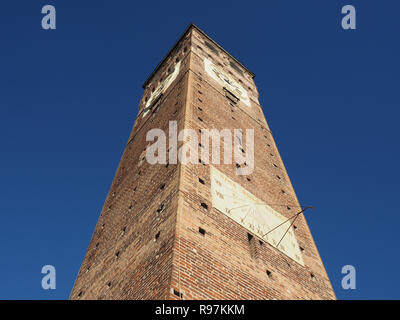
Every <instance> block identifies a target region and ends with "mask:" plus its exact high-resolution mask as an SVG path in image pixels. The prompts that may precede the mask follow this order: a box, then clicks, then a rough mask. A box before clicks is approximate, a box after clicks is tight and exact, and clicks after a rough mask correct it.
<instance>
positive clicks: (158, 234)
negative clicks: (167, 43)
mask: <svg viewBox="0 0 400 320" xmlns="http://www.w3.org/2000/svg"><path fill="white" fill-rule="evenodd" d="M160 233H161V231H158V232H157V234H156V236H155V237H154V240H157V239H158V238H159V237H160Z"/></svg>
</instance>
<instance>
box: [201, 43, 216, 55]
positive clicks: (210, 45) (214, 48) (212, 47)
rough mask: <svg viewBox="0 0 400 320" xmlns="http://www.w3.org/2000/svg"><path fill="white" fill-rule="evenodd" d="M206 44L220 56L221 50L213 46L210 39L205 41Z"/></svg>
mask: <svg viewBox="0 0 400 320" xmlns="http://www.w3.org/2000/svg"><path fill="white" fill-rule="evenodd" d="M204 44H205V45H206V47H207V48H208V49H210V50H211V51H212V52H214V53H215V54H216V55H217V56H219V52H218V49H217V48H216V47H215V46H213V45H212V44H211V43H210V42H208V41H204Z"/></svg>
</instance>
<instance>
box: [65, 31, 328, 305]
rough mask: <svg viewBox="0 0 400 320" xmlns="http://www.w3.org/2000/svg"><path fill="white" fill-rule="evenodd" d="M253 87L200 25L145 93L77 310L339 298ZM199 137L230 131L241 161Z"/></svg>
mask: <svg viewBox="0 0 400 320" xmlns="http://www.w3.org/2000/svg"><path fill="white" fill-rule="evenodd" d="M253 78H254V74H253V73H252V72H251V71H249V70H248V69H247V68H246V67H244V66H243V65H242V64H241V63H240V62H238V61H237V60H236V59H235V58H233V57H232V56H231V55H230V54H229V53H228V52H226V51H225V50H224V49H222V48H221V47H220V46H219V45H218V44H217V43H216V42H214V41H213V40H212V39H211V38H210V37H208V36H207V35H206V34H205V33H204V32H202V31H201V30H200V29H199V28H197V27H196V26H195V25H190V26H189V27H188V28H187V29H186V31H185V32H184V33H183V35H182V36H181V38H180V39H179V40H178V41H177V43H176V44H175V45H174V47H173V48H172V49H171V51H170V52H169V53H168V54H167V55H166V56H165V58H164V59H163V60H162V62H161V63H160V64H159V65H158V66H157V67H156V69H155V70H154V72H153V73H152V74H151V75H150V77H149V78H148V79H147V80H146V81H145V83H144V85H143V88H144V94H143V97H142V99H141V101H140V105H139V113H138V115H137V118H136V121H135V124H134V126H133V129H132V133H131V135H130V137H129V140H128V142H127V145H126V148H125V150H124V153H123V155H122V158H121V162H120V164H119V167H118V169H117V172H116V175H115V178H114V181H113V182H112V186H111V188H110V191H109V194H108V196H107V199H106V201H105V204H104V207H103V210H102V212H101V215H100V218H99V220H98V223H97V226H96V229H95V231H94V234H93V237H92V240H91V242H90V245H89V248H88V250H87V253H86V256H85V259H84V261H83V263H82V266H81V269H80V271H79V274H78V277H77V279H76V282H75V285H74V287H73V290H72V293H71V296H70V298H71V299H335V295H334V292H333V290H332V286H331V284H330V281H329V278H328V276H327V274H326V271H325V269H324V266H323V264H322V261H321V258H320V256H319V254H318V251H317V248H316V246H315V243H314V241H313V238H312V235H311V233H310V230H309V228H308V226H307V223H306V220H305V218H304V216H303V215H302V214H299V215H295V214H296V213H298V212H300V211H301V207H300V204H299V202H298V200H297V198H296V195H295V192H294V190H293V187H292V185H291V182H290V180H289V177H288V174H287V172H286V170H285V168H284V164H283V162H282V159H281V157H280V155H279V152H278V149H277V147H276V145H275V142H274V139H273V137H272V134H271V131H270V129H269V127H268V124H267V122H266V120H265V117H264V114H263V111H262V109H261V106H260V105H259V101H258V92H257V88H256V86H255V84H254V81H253ZM174 124H176V125H174ZM155 128H159V129H162V130H163V132H165V136H166V139H165V140H166V147H165V150H163V148H162V147H160V148H159V149H158V151H157V152H155V153H154V155H157V156H162V153H163V151H165V155H166V162H162V161H159V162H158V163H155V164H152V163H150V162H151V161H148V158H147V157H146V154H147V151H148V150H149V148H150V147H154V146H155V142H156V141H157V142H160V144H159V146H161V142H162V141H163V139H162V138H161V136H158V138H154V139H149V137H148V135H149V133H150V132H151V130H152V129H155ZM182 129H192V130H191V131H190V132H191V133H198V141H196V142H195V147H196V148H198V154H199V156H197V155H196V158H195V161H193V158H191V159H190V161H187V163H185V164H183V163H182V161H179V160H181V159H182V158H181V157H183V155H186V156H188V154H189V155H190V156H191V155H192V151H193V149H190V148H186V149H185V146H186V147H187V146H188V144H190V145H191V146H193V141H195V137H193V136H191V135H187V134H184V135H183V136H181V135H180V134H179V132H180V131H181V130H182ZM201 129H210V130H211V129H216V131H217V130H218V131H217V132H220V133H221V136H222V133H223V130H225V133H226V132H231V133H232V134H231V139H232V143H231V144H232V145H234V150H233V153H235V154H236V153H239V151H238V150H240V154H241V155H242V158H240V157H239V158H240V159H239V158H234V157H233V156H232V163H229V161H224V159H225V158H224V157H225V155H228V152H227V151H226V150H228V149H223V148H222V147H223V146H225V141H228V142H230V140H229V137H227V138H226V139H227V140H225V136H224V140H222V139H221V140H220V141H224V143H221V146H220V148H218V147H217V144H216V142H215V141H216V140H213V139H214V138H215V136H216V134H212V135H211V136H208V138H212V139H210V140H209V141H210V143H209V144H208V143H204V141H207V139H206V138H207V137H206V138H205V140H201V138H202V137H203V135H204V131H203V130H201ZM234 129H236V130H234ZM248 129H253V133H254V139H253V141H254V157H253V155H252V154H249V153H251V152H249V150H250V149H251V148H250V146H249V145H248V142H251V140H252V138H251V136H252V135H251V132H250V130H248ZM240 133H242V135H241V134H240ZM174 137H175V138H176V137H178V139H174ZM211 141H212V143H211ZM205 149H207V150H210V154H209V159H206V158H205V155H207V154H206V153H203V151H204V150H205ZM216 149H218V150H220V149H221V154H220V159H222V160H221V161H220V164H218V163H217V162H214V159H211V158H212V157H211V155H212V152H213V151H215V150H216ZM146 150H147V151H146ZM176 150H180V151H178V154H179V157H178V161H177V159H176V156H174V154H175V155H176V152H175V151H176ZM246 153H247V154H246ZM193 154H194V153H193ZM161 158H162V157H160V159H161ZM238 159H239V160H238ZM241 159H242V160H243V161H241ZM253 164H254V166H253ZM251 166H252V167H253V168H254V169H253V168H249V167H251ZM246 170H247V173H245V172H246ZM289 218H292V219H290V220H288V219H289ZM294 218H296V219H294ZM293 221H294V223H293V224H292V222H293Z"/></svg>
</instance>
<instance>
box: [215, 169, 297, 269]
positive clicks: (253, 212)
mask: <svg viewBox="0 0 400 320" xmlns="http://www.w3.org/2000/svg"><path fill="white" fill-rule="evenodd" d="M210 168H211V194H212V205H213V207H214V208H216V209H218V210H219V211H221V212H222V213H223V214H225V215H227V216H228V217H229V218H231V219H233V220H234V221H236V222H237V223H239V224H240V225H242V226H243V227H245V228H246V229H247V230H249V231H250V232H251V233H252V234H254V235H256V236H257V237H259V238H260V239H262V240H264V241H265V242H268V243H269V244H270V245H272V246H273V247H275V248H276V249H278V250H279V251H281V252H282V253H284V254H285V255H287V256H288V257H289V258H291V259H293V260H295V261H296V262H298V263H299V264H301V265H302V266H304V262H303V258H302V255H301V252H300V247H299V245H298V243H297V240H296V237H295V235H294V232H293V228H292V227H290V224H291V221H292V220H290V221H287V219H288V218H286V217H284V216H283V215H281V214H280V213H279V212H277V211H275V210H274V209H272V208H271V207H270V206H269V205H267V204H266V203H265V202H263V201H261V200H260V199H258V198H257V197H256V196H254V195H253V194H251V193H250V192H248V191H247V190H246V189H245V188H243V187H242V186H240V185H239V184H238V183H236V182H234V181H233V180H231V179H230V178H228V177H227V176H226V175H224V174H223V173H222V172H221V171H219V170H217V169H215V168H214V167H212V166H211V167H210ZM285 221H286V222H285ZM280 224H282V225H281V226H280V227H278V228H276V229H275V230H273V231H271V230H272V229H274V228H275V227H277V226H279V225H280ZM289 227H290V228H289ZM288 228H289V230H288ZM286 230H288V231H287V233H286V234H285V232H286ZM282 237H283V238H282ZM281 239H282V240H281ZM279 242H280V243H279ZM278 243H279V245H278ZM277 245H278V247H277Z"/></svg>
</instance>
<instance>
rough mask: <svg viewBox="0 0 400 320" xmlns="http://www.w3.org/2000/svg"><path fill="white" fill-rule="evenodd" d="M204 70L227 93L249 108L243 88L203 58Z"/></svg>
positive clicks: (247, 96)
mask: <svg viewBox="0 0 400 320" xmlns="http://www.w3.org/2000/svg"><path fill="white" fill-rule="evenodd" d="M204 68H205V70H206V72H207V73H208V75H209V76H211V77H212V78H213V79H214V80H215V81H217V82H218V83H219V84H220V85H221V86H223V87H226V88H227V89H228V90H229V91H231V92H232V93H233V94H234V95H236V96H237V97H238V98H239V99H240V101H242V102H243V103H244V104H245V105H247V106H248V107H250V99H249V95H248V94H247V91H246V90H244V89H243V87H242V86H241V85H240V84H238V83H237V82H236V81H235V80H233V79H232V77H230V76H229V75H227V74H226V73H225V72H223V71H222V70H221V69H219V68H218V67H217V66H216V65H214V64H213V63H212V62H211V61H210V60H208V59H207V58H204Z"/></svg>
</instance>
